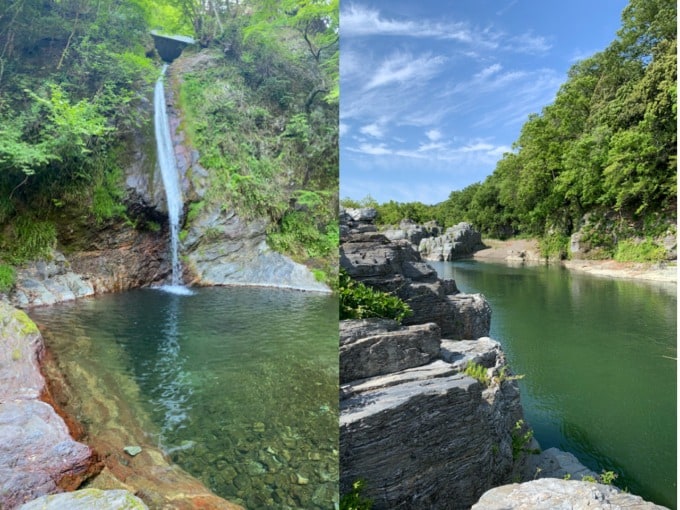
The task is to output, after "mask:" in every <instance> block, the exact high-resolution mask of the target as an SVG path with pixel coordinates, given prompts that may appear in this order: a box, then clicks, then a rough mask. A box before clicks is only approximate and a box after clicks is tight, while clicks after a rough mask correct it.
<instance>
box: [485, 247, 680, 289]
mask: <svg viewBox="0 0 680 510" xmlns="http://www.w3.org/2000/svg"><path fill="white" fill-rule="evenodd" d="M483 242H484V245H485V246H487V248H484V249H483V250H479V251H477V252H475V253H474V255H473V256H472V258H473V259H475V260H481V261H487V262H510V263H530V264H540V263H545V258H543V257H541V254H540V250H539V248H538V241H537V240H535V239H509V240H506V241H500V240H498V239H484V240H483ZM560 264H562V266H564V267H565V268H567V269H569V270H570V271H578V272H583V273H588V274H590V275H592V276H601V277H608V278H626V279H634V280H646V281H655V282H667V283H676V282H677V281H678V272H677V263H676V262H675V261H672V262H667V263H654V264H652V263H638V262H617V261H615V260H563V261H560Z"/></svg>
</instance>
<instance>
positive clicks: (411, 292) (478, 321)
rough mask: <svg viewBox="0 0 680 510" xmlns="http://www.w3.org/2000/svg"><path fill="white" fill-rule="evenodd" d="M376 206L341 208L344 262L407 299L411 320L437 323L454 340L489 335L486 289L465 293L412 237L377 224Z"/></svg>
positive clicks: (367, 280)
mask: <svg viewBox="0 0 680 510" xmlns="http://www.w3.org/2000/svg"><path fill="white" fill-rule="evenodd" d="M374 218H375V211H374V210H373V209H346V210H345V209H343V210H341V211H340V240H341V245H340V266H341V267H342V268H343V269H345V270H346V271H347V273H348V274H349V275H350V276H351V277H352V278H354V279H356V280H359V281H361V282H363V283H365V284H367V285H370V286H372V287H375V288H377V289H379V290H382V291H385V292H392V293H394V294H396V295H397V296H399V297H400V298H401V299H403V300H404V301H406V302H407V303H408V304H409V306H410V307H411V309H412V310H413V315H412V316H410V317H408V318H406V319H405V320H404V324H405V325H409V324H422V323H427V322H435V323H437V324H438V325H439V327H440V328H441V334H442V336H443V337H444V338H449V339H471V338H479V337H480V336H484V335H487V334H488V332H489V325H490V322H491V308H490V307H489V304H488V303H487V301H486V299H484V297H483V296H482V295H481V294H462V293H460V292H459V291H458V289H457V288H456V283H455V282H454V281H453V280H440V279H439V278H438V277H437V273H436V272H435V271H434V269H432V268H431V267H430V266H428V265H427V264H426V263H424V262H423V261H422V260H421V258H420V255H419V254H418V252H417V251H416V250H415V249H414V248H413V245H412V244H411V243H410V242H409V241H407V240H398V241H390V240H389V239H388V238H387V237H385V236H384V235H383V234H382V233H378V231H377V229H376V227H375V226H374V225H373V219H374Z"/></svg>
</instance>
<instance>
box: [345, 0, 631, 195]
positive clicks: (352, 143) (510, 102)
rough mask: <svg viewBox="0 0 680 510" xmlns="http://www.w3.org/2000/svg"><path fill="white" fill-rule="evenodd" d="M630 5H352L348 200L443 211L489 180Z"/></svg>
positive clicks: (384, 0)
mask: <svg viewBox="0 0 680 510" xmlns="http://www.w3.org/2000/svg"><path fill="white" fill-rule="evenodd" d="M627 3H628V2H627V1H626V0H588V1H585V0H569V1H566V2H560V1H557V0H550V1H549V0H495V1H493V0H455V1H454V0H450V1H441V0H357V1H352V0H343V1H342V2H341V11H340V197H341V198H346V197H349V198H354V199H361V198H364V197H366V196H367V195H370V196H372V197H373V198H375V199H376V200H378V202H386V201H389V200H396V201H398V202H411V201H419V202H423V203H427V204H434V203H437V202H441V201H443V200H445V199H446V198H447V197H448V195H449V193H450V192H451V191H453V190H458V189H462V188H464V187H465V186H467V185H469V184H472V183H474V182H479V181H483V180H484V179H485V178H486V176H487V175H489V174H491V173H492V172H493V170H494V168H495V166H496V162H497V161H498V160H499V159H500V158H501V156H502V155H503V153H504V152H508V151H510V150H511V147H512V143H513V142H514V141H515V140H516V139H517V138H518V136H519V132H520V129H521V127H522V124H523V123H524V121H525V120H526V119H527V117H528V115H529V114H530V113H540V111H541V108H542V107H543V106H545V105H547V104H550V103H551V102H552V101H553V99H554V97H555V93H556V92H557V90H558V89H559V87H560V85H561V84H562V83H563V82H564V81H565V80H566V76H567V72H568V70H569V68H570V67H571V66H572V65H573V64H574V63H575V62H576V61H578V60H580V59H583V58H585V57H588V56H590V55H592V54H593V53H595V52H597V51H600V50H603V49H604V48H606V47H607V46H608V45H609V44H610V43H611V42H612V41H613V40H614V38H615V37H616V31H617V30H618V29H619V27H620V19H621V12H622V11H623V9H624V7H625V6H626V5H627Z"/></svg>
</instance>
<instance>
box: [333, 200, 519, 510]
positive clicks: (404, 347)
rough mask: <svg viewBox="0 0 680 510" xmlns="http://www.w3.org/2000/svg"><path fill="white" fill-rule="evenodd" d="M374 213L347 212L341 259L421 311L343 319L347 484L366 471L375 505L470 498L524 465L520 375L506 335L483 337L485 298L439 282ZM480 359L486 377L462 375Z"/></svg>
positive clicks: (430, 504) (445, 503) (462, 502)
mask: <svg viewBox="0 0 680 510" xmlns="http://www.w3.org/2000/svg"><path fill="white" fill-rule="evenodd" d="M374 217H375V214H374V211H372V210H370V209H364V210H343V211H341V240H342V244H341V247H340V260H341V262H340V263H341V266H342V268H343V269H345V270H346V271H347V273H348V274H349V275H350V276H352V277H353V278H355V279H357V280H360V281H362V282H363V283H365V284H367V285H370V286H372V287H374V288H377V289H379V290H383V291H389V292H393V293H395V294H396V295H398V296H399V297H401V298H402V299H404V300H405V301H406V302H407V303H408V304H409V305H410V306H411V308H412V309H413V311H414V314H413V316H411V317H410V318H409V319H408V320H405V321H404V323H405V325H404V326H400V325H398V324H397V323H395V322H394V321H390V320H383V319H365V320H360V321H341V324H340V379H341V392H340V393H341V396H340V468H341V472H340V489H341V493H347V492H348V491H349V490H350V488H351V486H352V484H353V483H354V482H355V481H356V480H359V479H363V480H365V481H366V484H365V485H366V489H365V496H366V497H368V498H370V499H372V500H373V502H374V506H373V508H375V509H376V510H380V509H388V508H389V509H394V508H413V509H418V508H423V509H425V508H427V509H439V508H442V509H444V508H445V509H449V508H451V509H458V508H460V509H463V508H470V506H471V505H472V504H473V503H474V502H475V501H476V500H477V499H478V498H479V496H480V495H481V494H482V493H483V492H484V491H485V490H487V489H489V488H490V487H493V486H495V485H499V484H503V483H507V482H509V481H510V480H511V479H512V477H513V474H516V475H517V476H520V474H519V473H521V472H522V470H523V467H524V461H523V459H522V457H521V456H520V455H519V453H520V452H519V451H518V450H517V446H516V442H517V436H516V434H517V431H516V430H515V426H516V424H517V423H520V420H521V419H522V409H521V406H520V402H519V391H518V388H517V384H516V381H514V380H513V379H512V378H511V377H510V370H509V368H508V367H507V365H506V362H505V356H504V354H503V351H502V350H501V348H500V345H499V344H498V342H496V341H494V340H492V339H490V338H488V337H486V335H488V332H489V323H490V308H489V305H488V303H487V302H486V300H485V299H484V297H483V296H481V295H465V294H461V293H460V292H458V290H457V289H456V286H455V282H454V281H452V280H449V281H442V280H439V279H438V278H437V275H436V272H435V271H434V270H432V268H430V267H429V266H427V265H426V264H425V263H423V262H422V261H421V259H420V256H419V255H418V252H416V251H415V249H414V248H413V246H412V245H411V243H410V242H409V241H408V240H406V239H400V240H396V241H390V240H389V239H387V238H386V237H385V236H384V235H382V234H380V233H378V232H377V230H376V229H375V227H374V226H373V224H372V220H373V218H374ZM442 337H444V339H442ZM472 363H476V364H478V365H481V366H482V368H480V370H481V372H482V373H483V374H482V375H483V380H477V379H474V378H472V377H470V376H468V375H466V374H465V373H464V371H465V368H466V367H467V366H468V365H470V364H472ZM513 434H514V435H513ZM513 444H515V446H514V447H513Z"/></svg>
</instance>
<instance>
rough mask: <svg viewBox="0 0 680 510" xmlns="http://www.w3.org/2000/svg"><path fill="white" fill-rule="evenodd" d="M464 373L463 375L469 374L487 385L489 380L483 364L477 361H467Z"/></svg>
mask: <svg viewBox="0 0 680 510" xmlns="http://www.w3.org/2000/svg"><path fill="white" fill-rule="evenodd" d="M464 373H465V375H467V376H470V377H472V378H473V379H477V380H478V381H479V382H480V383H482V384H483V385H484V386H488V385H489V382H490V379H489V374H488V372H487V369H486V367H485V366H484V365H480V364H479V363H474V362H472V363H468V364H467V366H466V367H465V371H464Z"/></svg>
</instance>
